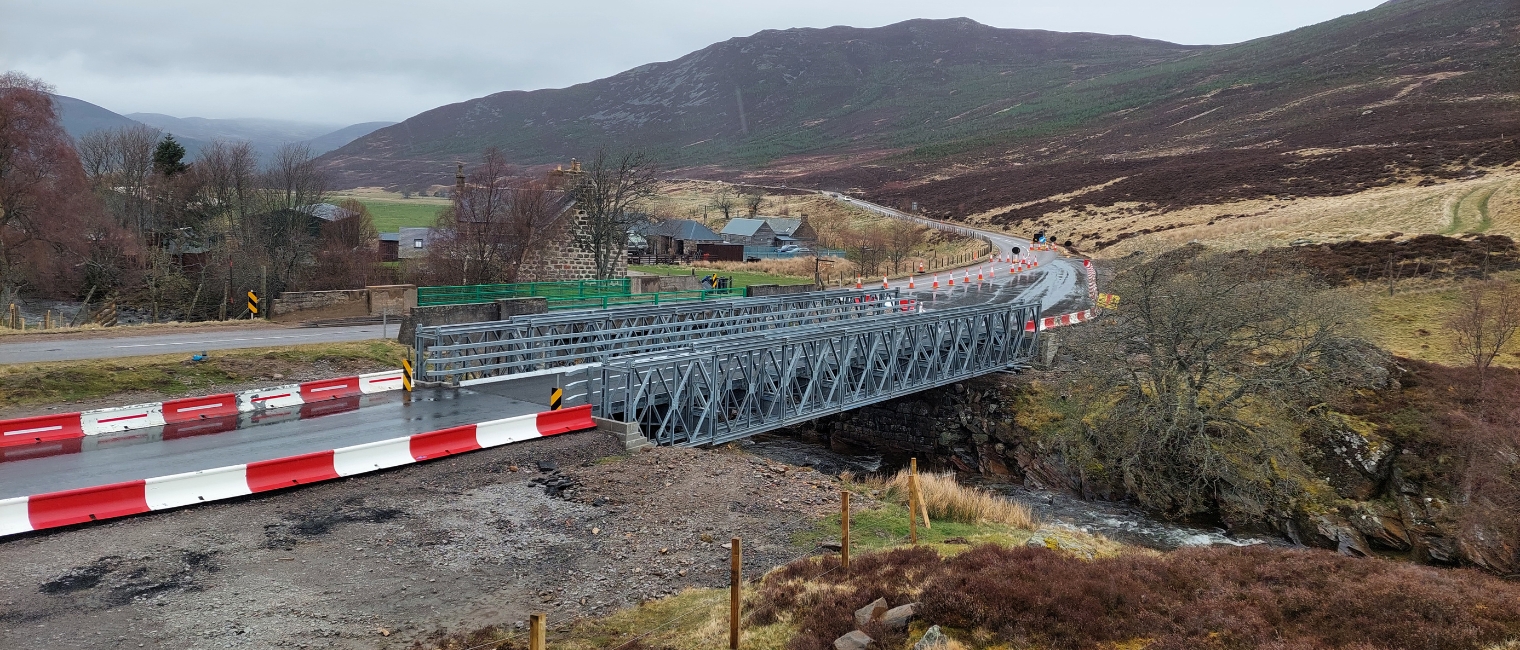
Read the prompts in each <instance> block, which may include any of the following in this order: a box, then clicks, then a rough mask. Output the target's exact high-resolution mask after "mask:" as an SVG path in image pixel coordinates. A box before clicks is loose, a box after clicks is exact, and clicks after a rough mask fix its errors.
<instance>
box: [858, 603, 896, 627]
mask: <svg viewBox="0 0 1520 650" xmlns="http://www.w3.org/2000/svg"><path fill="white" fill-rule="evenodd" d="M887 609H888V608H887V599H885V598H877V599H876V602H873V603H871V604H869V605H866V606H865V607H862V608H860V609H857V610H855V627H865V626H866V625H867V624H869V623H870V622H871V621H879V620H881V616H882V614H885V613H887Z"/></svg>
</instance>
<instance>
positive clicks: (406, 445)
mask: <svg viewBox="0 0 1520 650" xmlns="http://www.w3.org/2000/svg"><path fill="white" fill-rule="evenodd" d="M595 427H596V425H595V423H593V422H592V420H591V406H590V405H585V406H576V407H572V408H567V409H561V410H558V411H547V412H543V413H535V414H532V415H522V416H517V417H511V418H505V419H501V420H492V421H489V422H481V423H479V424H466V425H463V426H457V427H449V428H447V429H440V430H438V431H430V432H427V433H419V434H415V435H411V436H406V437H402V438H392V439H390V440H381V441H379V442H371V443H366V444H362V445H354V446H350V447H342V448H339V449H332V450H328V451H319V452H315V453H310V454H301V455H298V456H287V457H285V458H275V459H271V460H264V461H258V462H253V463H247V464H243V465H231V466H228V467H218V468H215V469H206V470H200V471H195V472H186V473H183V474H173V475H170V476H160V477H155V478H149V479H141V480H136V481H125V482H122V483H113V484H110V485H100V486H96V487H87V488H80V489H77V490H65V491H62V492H49V493H46V494H35V495H31V496H25V497H16V498H12V499H4V500H0V536H5V535H15V534H19V533H25V532H30V531H34V530H43V529H47V528H57V527H60V526H70V525H74V524H82V523H86V522H91V521H100V520H103V519H114V518H117V517H126V516H129V515H135V514H139V513H143V512H152V511H157V510H168V509H170V508H180V507H184V506H189V505H195V504H198V503H208V502H211V501H221V500H224V499H232V498H236V497H242V496H248V495H250V494H257V493H260V492H268V491H271V490H279V489H283V488H288V487H295V486H298V485H305V484H308V483H318V482H321V481H329V480H332V479H335V478H341V477H346V476H354V475H357V474H364V473H367V472H374V471H379V470H382V469H387V468H391V467H397V466H400V465H407V464H412V463H420V462H424V461H428V460H433V459H436V458H443V457H445V456H452V455H455V454H462V453H465V452H469V451H474V450H477V449H486V448H490V447H500V446H502V445H509V444H512V443H515V442H523V441H526V440H532V439H535V438H543V437H547V436H553V435H558V434H561V433H568V432H571V431H583V430H586V429H593V428H595Z"/></svg>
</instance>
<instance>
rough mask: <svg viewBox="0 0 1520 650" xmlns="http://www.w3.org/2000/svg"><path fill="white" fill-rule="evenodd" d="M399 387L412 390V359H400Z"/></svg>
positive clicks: (407, 390)
mask: <svg viewBox="0 0 1520 650" xmlns="http://www.w3.org/2000/svg"><path fill="white" fill-rule="evenodd" d="M401 388H403V389H405V390H406V392H408V393H410V392H412V360H411V359H402V360H401Z"/></svg>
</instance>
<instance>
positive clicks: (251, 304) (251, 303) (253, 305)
mask: <svg viewBox="0 0 1520 650" xmlns="http://www.w3.org/2000/svg"><path fill="white" fill-rule="evenodd" d="M248 315H249V316H250V317H252V318H258V317H259V294H257V293H254V292H252V291H249V292H248Z"/></svg>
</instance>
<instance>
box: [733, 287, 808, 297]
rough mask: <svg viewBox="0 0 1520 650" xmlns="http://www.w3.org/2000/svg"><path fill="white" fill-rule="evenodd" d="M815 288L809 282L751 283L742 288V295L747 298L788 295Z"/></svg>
mask: <svg viewBox="0 0 1520 650" xmlns="http://www.w3.org/2000/svg"><path fill="white" fill-rule="evenodd" d="M815 288H816V287H814V286H813V285H811V284H752V285H749V286H748V287H745V288H744V295H745V296H746V297H749V298H762V297H765V296H790V295H793V294H798V293H807V292H809V291H812V290H814V289H815Z"/></svg>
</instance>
